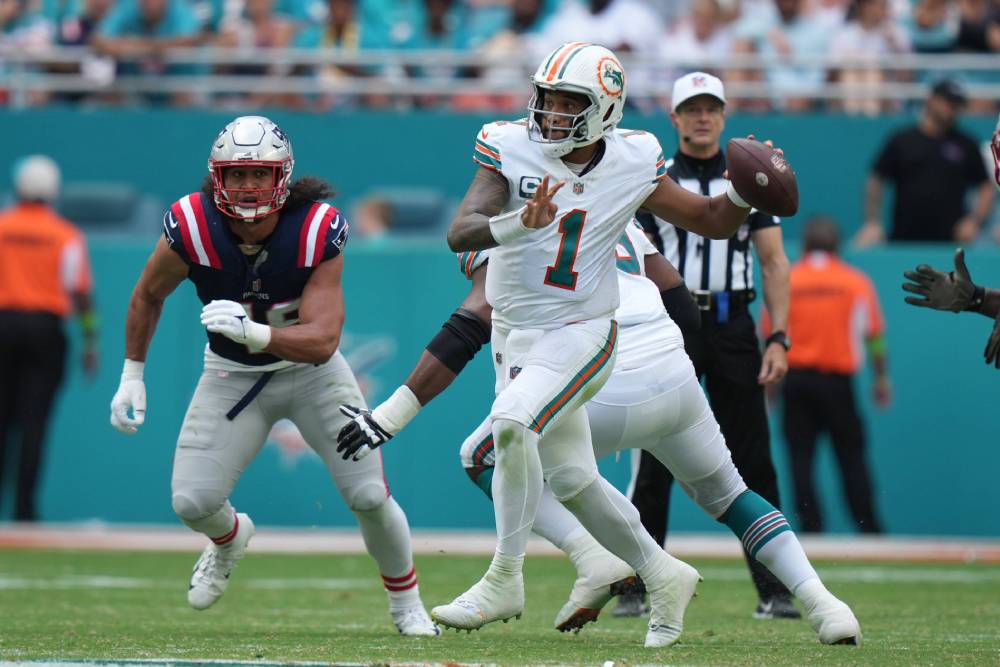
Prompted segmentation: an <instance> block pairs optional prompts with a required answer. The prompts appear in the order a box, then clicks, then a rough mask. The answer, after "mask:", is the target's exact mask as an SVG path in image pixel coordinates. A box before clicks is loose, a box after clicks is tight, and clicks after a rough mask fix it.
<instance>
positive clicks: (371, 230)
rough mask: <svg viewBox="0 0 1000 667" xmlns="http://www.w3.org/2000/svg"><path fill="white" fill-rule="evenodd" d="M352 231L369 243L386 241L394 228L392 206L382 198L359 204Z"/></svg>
mask: <svg viewBox="0 0 1000 667" xmlns="http://www.w3.org/2000/svg"><path fill="white" fill-rule="evenodd" d="M351 220H352V221H353V224H352V225H351V231H352V232H354V233H355V234H356V235H357V236H358V238H360V239H364V240H366V241H369V242H380V241H384V240H385V239H387V238H388V237H389V230H390V229H391V228H392V205H391V204H390V203H389V202H388V201H387V200H385V199H383V198H381V197H369V198H367V199H364V200H362V201H361V202H359V203H358V205H357V207H356V208H355V210H354V215H353V216H352V217H351Z"/></svg>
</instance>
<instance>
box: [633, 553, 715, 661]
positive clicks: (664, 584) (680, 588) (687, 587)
mask: <svg viewBox="0 0 1000 667" xmlns="http://www.w3.org/2000/svg"><path fill="white" fill-rule="evenodd" d="M663 555H664V556H665V558H666V560H665V561H664V563H663V566H662V569H661V570H660V571H659V572H656V573H655V574H653V576H652V577H651V578H649V579H646V580H645V582H646V591H647V592H648V593H649V607H650V609H649V630H648V631H647V632H646V644H645V646H646V648H661V647H664V646H670V645H672V644H674V643H676V642H677V640H678V639H680V636H681V632H683V631H684V612H685V611H687V606H688V604H689V603H690V602H691V598H693V597H694V596H695V588H696V587H697V585H698V582H699V581H701V580H702V578H701V575H700V574H698V570H696V569H694V568H693V567H691V566H690V565H688V564H687V563H685V562H684V561H680V560H677V559H676V558H674V557H673V556H671V555H669V554H667V553H664V554H663Z"/></svg>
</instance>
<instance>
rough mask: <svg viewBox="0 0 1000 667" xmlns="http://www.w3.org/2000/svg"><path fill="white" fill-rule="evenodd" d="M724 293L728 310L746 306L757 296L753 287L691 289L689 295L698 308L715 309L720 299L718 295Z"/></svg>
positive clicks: (720, 295)
mask: <svg viewBox="0 0 1000 667" xmlns="http://www.w3.org/2000/svg"><path fill="white" fill-rule="evenodd" d="M722 295H725V296H726V297H727V298H728V300H729V306H728V308H729V309H730V310H732V309H734V308H746V307H747V306H748V305H750V303H752V302H753V300H754V299H756V298H757V290H755V289H741V290H730V291H728V292H711V291H709V290H697V289H695V290H691V296H692V297H693V298H694V303H695V305H697V306H698V310H715V309H716V308H717V307H718V305H719V301H720V297H722Z"/></svg>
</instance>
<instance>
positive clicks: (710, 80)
mask: <svg viewBox="0 0 1000 667" xmlns="http://www.w3.org/2000/svg"><path fill="white" fill-rule="evenodd" d="M699 95H711V96H712V97H714V98H715V99H717V100H719V101H720V102H722V103H723V104H725V103H726V90H725V88H723V86H722V79H720V78H719V77H717V76H712V75H711V74H706V73H705V72H691V73H690V74H685V75H684V76H682V77H681V78H679V79H677V80H676V81H674V94H673V95H672V96H671V98H670V104H671V106H672V107H673V110H674V111H677V107H679V106H680V105H682V104H684V103H685V102H687V101H688V100H689V99H691V98H692V97H698V96H699Z"/></svg>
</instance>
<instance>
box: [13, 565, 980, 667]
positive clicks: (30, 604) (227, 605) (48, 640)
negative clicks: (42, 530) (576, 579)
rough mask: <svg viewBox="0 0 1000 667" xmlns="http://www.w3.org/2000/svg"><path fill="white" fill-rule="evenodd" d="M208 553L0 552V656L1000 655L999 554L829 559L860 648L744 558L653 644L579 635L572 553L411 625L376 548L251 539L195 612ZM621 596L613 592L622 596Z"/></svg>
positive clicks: (627, 635)
mask: <svg viewBox="0 0 1000 667" xmlns="http://www.w3.org/2000/svg"><path fill="white" fill-rule="evenodd" d="M196 557H197V554H193V553H192V554H178V553H163V554H160V553H104V552H70V551H27V550H24V551H21V550H12V551H0V660H3V661H26V660H47V661H60V660H66V661H69V660H95V659H96V660H130V659H161V660H185V661H197V660H207V659H214V660H227V661H233V662H254V661H266V662H286V661H320V662H327V663H353V664H359V663H360V664H390V663H391V664H409V665H412V664H419V663H447V662H458V663H495V664H502V665H534V664H585V665H601V664H602V663H605V662H606V661H609V660H610V661H614V662H615V663H616V664H632V665H636V664H671V665H741V666H743V665H767V666H777V665H810V666H811V665H866V666H867V665H906V666H908V667H909V666H911V665H962V666H963V667H964V666H972V665H990V666H994V667H996V666H998V665H1000V567H998V566H995V565H975V564H971V565H950V564H927V565H912V564H905V565H904V564H870V563H855V562H852V563H846V562H842V563H819V565H818V569H819V570H820V573H821V575H823V576H824V577H825V578H826V579H827V583H828V585H829V587H830V588H831V589H832V590H833V591H834V592H835V593H837V594H838V595H839V596H840V597H842V598H843V599H844V600H846V601H848V602H849V603H850V604H851V605H852V606H853V607H854V609H855V611H856V613H857V615H858V617H859V619H860V620H861V623H862V627H863V630H864V643H863V645H862V646H861V647H860V648H853V647H844V646H834V647H829V646H821V645H820V644H819V643H818V642H817V640H816V638H815V635H814V633H813V632H812V630H811V629H810V628H809V626H808V624H807V623H805V622H804V621H802V622H796V621H755V620H753V619H751V618H750V613H751V611H752V610H753V607H754V603H755V597H754V593H753V591H752V587H751V585H750V583H749V579H748V576H747V573H746V569H745V566H744V564H743V563H742V562H738V561H729V560H695V561H692V563H693V564H694V565H695V566H697V567H698V568H699V569H700V570H701V572H702V574H703V575H704V576H705V582H704V583H703V584H702V585H701V587H700V589H699V590H700V595H699V596H698V597H697V598H696V599H695V600H694V602H693V603H692V605H691V607H690V609H689V611H688V616H687V624H686V629H685V634H684V636H683V639H682V643H681V644H680V645H678V646H675V647H673V648H671V649H661V650H646V649H644V648H643V647H642V640H643V636H644V633H645V624H646V620H645V619H616V618H613V617H612V616H611V614H610V606H611V605H609V608H608V610H606V613H605V614H603V615H602V616H601V618H600V619H599V621H598V623H596V624H591V625H589V626H587V627H586V628H585V629H584V630H583V631H582V632H581V633H580V634H579V635H572V634H560V633H558V632H556V631H555V630H554V629H553V628H552V619H553V618H554V616H555V613H556V611H557V610H558V609H559V607H560V606H561V605H562V603H563V602H564V601H565V596H566V594H567V593H568V591H569V588H570V586H571V584H572V578H573V574H572V570H571V567H570V565H569V563H568V561H566V560H563V559H559V558H552V557H541V556H539V557H532V558H529V560H528V562H527V564H526V566H525V579H526V584H527V599H528V604H527V608H526V610H525V614H524V616H523V618H522V619H521V620H520V621H512V622H510V623H508V624H506V625H504V624H493V625H490V626H487V627H486V628H484V629H483V630H480V631H478V632H473V633H472V634H466V633H464V632H463V633H461V634H458V633H455V632H454V631H450V632H447V633H445V634H444V636H442V637H438V638H429V639H408V638H404V637H401V636H399V635H398V634H397V632H396V630H395V628H394V627H393V626H392V623H391V621H390V618H389V615H388V611H387V604H386V599H385V594H384V593H383V592H382V590H381V585H380V581H379V578H378V575H377V571H376V568H375V566H374V564H373V563H372V561H371V560H369V559H368V558H367V557H365V556H355V555H347V556H345V555H330V556H317V555H273V554H254V553H253V551H252V549H251V552H250V553H249V554H248V556H247V558H246V559H245V560H243V561H242V562H241V563H240V564H239V565H238V567H237V568H236V570H235V571H234V573H233V579H232V583H231V585H230V587H229V591H228V592H227V594H226V596H225V597H224V598H223V599H222V600H221V601H220V602H219V603H218V604H217V605H216V606H215V607H213V608H212V609H210V610H208V611H204V612H196V611H194V610H192V609H190V608H189V607H188V606H187V602H186V598H185V593H186V589H187V579H188V575H189V572H190V568H191V566H192V565H193V564H194V561H195V559H196ZM487 563H488V558H486V557H459V556H447V555H437V556H423V557H418V558H417V572H418V575H419V577H420V585H421V591H422V593H423V598H424V601H425V603H426V604H427V605H428V608H429V607H431V606H433V605H435V604H441V603H442V602H446V601H448V600H450V599H451V598H452V597H454V596H455V595H457V594H458V593H461V592H462V591H463V590H465V588H466V587H468V586H469V585H470V584H472V583H473V582H475V581H476V580H477V579H478V577H479V576H480V575H481V574H482V572H483V571H484V570H485V568H486V565H487ZM613 604H614V603H613V602H612V605H613Z"/></svg>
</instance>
